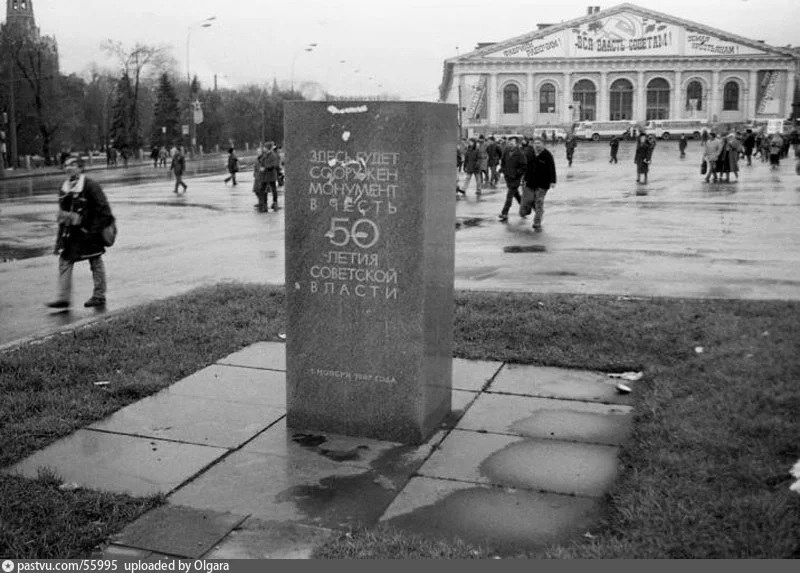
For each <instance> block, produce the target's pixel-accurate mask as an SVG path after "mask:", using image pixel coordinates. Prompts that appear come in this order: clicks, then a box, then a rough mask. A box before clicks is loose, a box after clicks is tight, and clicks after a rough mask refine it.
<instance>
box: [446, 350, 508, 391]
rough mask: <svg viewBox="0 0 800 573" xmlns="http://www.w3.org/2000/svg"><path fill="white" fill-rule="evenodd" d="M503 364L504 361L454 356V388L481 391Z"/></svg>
mask: <svg viewBox="0 0 800 573" xmlns="http://www.w3.org/2000/svg"><path fill="white" fill-rule="evenodd" d="M502 365H503V363H502V362H489V361H486V360H464V359H463V358H453V388H454V389H458V390H470V391H472V392H480V391H481V390H483V388H484V386H486V385H487V384H488V383H489V381H490V380H491V379H492V378H493V377H494V375H495V374H497V371H498V370H500V367H501V366H502Z"/></svg>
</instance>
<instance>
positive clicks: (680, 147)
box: [678, 135, 689, 159]
mask: <svg viewBox="0 0 800 573" xmlns="http://www.w3.org/2000/svg"><path fill="white" fill-rule="evenodd" d="M687 145H689V142H688V140H687V139H686V136H685V135H681V138H680V139H679V140H678V150H679V151H680V152H681V159H685V158H686V146H687Z"/></svg>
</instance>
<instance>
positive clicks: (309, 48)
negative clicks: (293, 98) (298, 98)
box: [292, 43, 317, 94]
mask: <svg viewBox="0 0 800 573" xmlns="http://www.w3.org/2000/svg"><path fill="white" fill-rule="evenodd" d="M316 47H317V44H315V43H314V44H308V45H306V46H305V47H303V48H301V49H299V50H297V51H296V52H295V53H294V56H293V57H292V94H294V65H295V63H296V62H297V56H299V55H300V52H313V51H314V48H316Z"/></svg>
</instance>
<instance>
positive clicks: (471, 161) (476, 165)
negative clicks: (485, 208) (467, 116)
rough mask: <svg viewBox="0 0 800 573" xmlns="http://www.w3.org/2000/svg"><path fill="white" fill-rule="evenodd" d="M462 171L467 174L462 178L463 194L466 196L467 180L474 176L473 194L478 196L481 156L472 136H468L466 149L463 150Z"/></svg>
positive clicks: (479, 191)
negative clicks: (474, 188)
mask: <svg viewBox="0 0 800 573" xmlns="http://www.w3.org/2000/svg"><path fill="white" fill-rule="evenodd" d="M464 173H466V174H467V177H466V179H465V180H464V187H463V188H462V189H463V191H464V195H465V196H466V191H467V189H468V188H469V182H470V179H472V177H475V186H476V190H475V195H476V196H477V197H480V195H481V157H480V151H479V150H478V144H477V142H476V141H475V139H474V138H470V140H469V143H468V144H467V150H466V151H465V152H464Z"/></svg>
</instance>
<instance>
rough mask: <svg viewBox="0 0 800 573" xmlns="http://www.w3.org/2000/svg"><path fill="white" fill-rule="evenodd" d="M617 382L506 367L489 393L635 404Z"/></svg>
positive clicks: (589, 374)
mask: <svg viewBox="0 0 800 573" xmlns="http://www.w3.org/2000/svg"><path fill="white" fill-rule="evenodd" d="M616 382H617V381H616V380H612V379H611V378H609V377H608V376H607V375H605V374H603V373H602V372H591V371H588V370H572V369H566V368H551V367H545V366H529V365H523V364H505V365H504V366H503V368H502V369H501V370H500V372H499V373H498V374H497V376H496V377H495V379H494V381H493V382H492V384H491V386H489V388H488V390H487V391H488V392H502V393H506V394H519V395H522V396H536V397H538V398H562V399H565V400H585V401H590V402H602V403H604V404H623V405H629V404H631V403H632V398H631V396H630V394H620V393H618V392H617V391H616V389H615V386H616Z"/></svg>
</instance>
